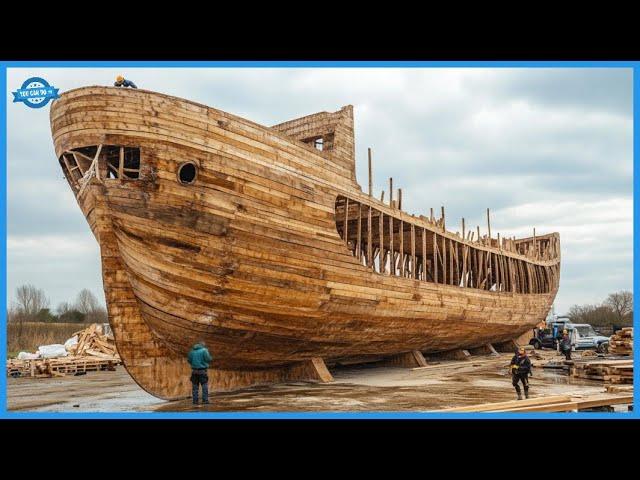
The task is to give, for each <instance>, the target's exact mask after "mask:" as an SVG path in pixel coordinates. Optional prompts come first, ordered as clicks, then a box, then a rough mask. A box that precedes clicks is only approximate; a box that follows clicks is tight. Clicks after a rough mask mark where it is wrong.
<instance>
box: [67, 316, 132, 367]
mask: <svg viewBox="0 0 640 480" xmlns="http://www.w3.org/2000/svg"><path fill="white" fill-rule="evenodd" d="M73 337H78V343H76V344H75V345H71V346H70V347H69V348H68V349H67V350H68V352H69V354H70V355H74V356H77V357H85V356H91V357H98V358H104V359H107V360H114V359H116V358H117V359H119V358H120V357H119V356H118V353H117V351H116V345H115V343H114V339H113V336H111V335H103V334H102V326H101V325H98V324H97V323H94V324H93V325H91V326H90V327H88V328H85V329H84V330H80V331H79V332H76V333H74V334H73Z"/></svg>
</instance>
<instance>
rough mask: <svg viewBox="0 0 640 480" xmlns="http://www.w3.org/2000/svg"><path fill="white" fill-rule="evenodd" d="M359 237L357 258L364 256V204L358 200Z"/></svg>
mask: <svg viewBox="0 0 640 480" xmlns="http://www.w3.org/2000/svg"><path fill="white" fill-rule="evenodd" d="M357 232H358V233H357V235H358V239H357V240H356V258H357V259H358V260H360V259H361V258H362V204H361V203H360V202H358V229H357Z"/></svg>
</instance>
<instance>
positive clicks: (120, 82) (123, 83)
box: [113, 75, 138, 88]
mask: <svg viewBox="0 0 640 480" xmlns="http://www.w3.org/2000/svg"><path fill="white" fill-rule="evenodd" d="M113 86H114V87H131V88H138V87H136V84H135V83H133V82H132V81H131V80H127V79H125V78H124V77H123V76H122V75H118V76H117V77H116V81H115V82H114V84H113Z"/></svg>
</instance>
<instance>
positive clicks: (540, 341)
mask: <svg viewBox="0 0 640 480" xmlns="http://www.w3.org/2000/svg"><path fill="white" fill-rule="evenodd" d="M553 326H555V325H551V326H550V327H551V328H546V329H544V330H536V331H534V337H533V338H532V339H531V340H530V341H529V345H533V347H534V348H538V349H539V348H543V347H544V348H556V342H557V340H558V339H557V338H556V337H554V335H553V330H554V329H553ZM555 330H556V332H559V333H560V335H561V332H562V331H563V330H567V331H568V333H569V336H570V337H571V340H572V344H573V349H574V350H584V349H595V350H597V351H598V353H606V352H607V351H608V349H609V337H605V336H603V335H599V334H598V332H596V331H595V330H594V329H593V327H592V326H591V325H589V324H586V323H580V324H576V323H569V322H562V323H561V324H559V325H557V328H556V329H555Z"/></svg>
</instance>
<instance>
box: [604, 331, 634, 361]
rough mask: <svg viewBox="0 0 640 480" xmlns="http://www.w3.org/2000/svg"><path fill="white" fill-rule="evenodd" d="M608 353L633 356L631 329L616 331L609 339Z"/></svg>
mask: <svg viewBox="0 0 640 480" xmlns="http://www.w3.org/2000/svg"><path fill="white" fill-rule="evenodd" d="M609 353H615V354H616V355H633V327H626V328H623V329H622V330H618V331H616V333H615V335H612V336H611V338H610V339H609Z"/></svg>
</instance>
